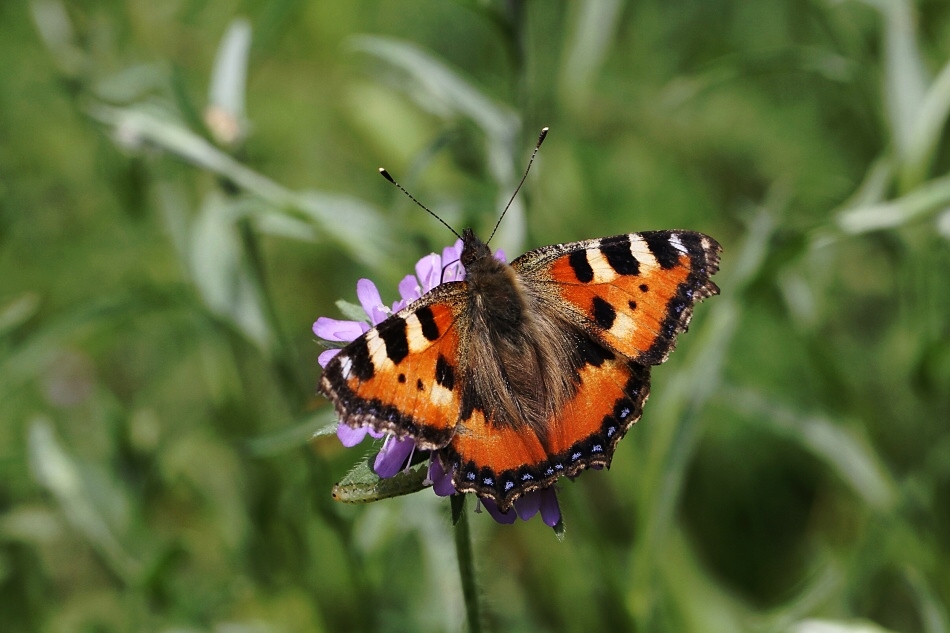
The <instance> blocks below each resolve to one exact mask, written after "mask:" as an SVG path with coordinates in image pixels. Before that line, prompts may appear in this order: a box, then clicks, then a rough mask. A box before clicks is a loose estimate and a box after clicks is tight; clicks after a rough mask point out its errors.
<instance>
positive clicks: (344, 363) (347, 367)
mask: <svg viewBox="0 0 950 633" xmlns="http://www.w3.org/2000/svg"><path fill="white" fill-rule="evenodd" d="M352 371H353V359H351V358H350V357H349V356H343V355H342V354H341V355H340V375H341V376H343V380H349V379H350V373H351V372H352Z"/></svg>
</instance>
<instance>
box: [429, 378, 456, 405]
mask: <svg viewBox="0 0 950 633" xmlns="http://www.w3.org/2000/svg"><path fill="white" fill-rule="evenodd" d="M452 398H453V396H452V392H451V391H449V390H448V389H446V388H445V387H443V386H442V385H440V384H439V383H437V382H433V383H432V387H431V388H430V389H429V400H430V401H431V402H432V404H434V405H438V406H445V405H449V404H451V403H452Z"/></svg>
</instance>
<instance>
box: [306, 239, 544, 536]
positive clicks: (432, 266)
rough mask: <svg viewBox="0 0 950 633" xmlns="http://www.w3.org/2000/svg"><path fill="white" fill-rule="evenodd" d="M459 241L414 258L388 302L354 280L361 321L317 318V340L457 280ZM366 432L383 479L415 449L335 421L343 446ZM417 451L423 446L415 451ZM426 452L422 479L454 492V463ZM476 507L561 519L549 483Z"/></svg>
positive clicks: (496, 514)
mask: <svg viewBox="0 0 950 633" xmlns="http://www.w3.org/2000/svg"><path fill="white" fill-rule="evenodd" d="M461 255H462V240H458V241H456V242H455V244H453V245H451V246H447V247H446V248H444V249H443V250H442V254H441V256H440V255H438V254H436V253H430V254H429V255H426V256H425V257H423V258H422V259H420V260H419V261H418V262H417V263H416V267H415V274H414V275H406V276H405V277H404V278H403V280H402V281H400V282H399V296H400V299H399V300H397V301H395V302H393V304H392V306H391V307H388V306H386V305H385V304H383V301H382V297H381V296H380V294H379V290H378V289H377V288H376V284H374V283H373V282H372V281H370V280H369V279H360V280H359V281H358V282H357V283H356V296H357V298H358V299H359V302H360V306H361V307H362V309H363V312H365V313H366V320H365V321H345V320H338V319H330V318H327V317H320V318H318V319H317V321H316V322H315V323H314V324H313V333H314V334H316V336H317V337H318V338H320V339H323V340H324V341H328V342H331V343H338V344H339V343H349V342H351V341H354V340H356V339H357V338H359V337H360V336H362V335H363V334H365V333H366V332H367V331H369V329H370V328H371V327H375V326H376V325H379V324H380V323H382V322H383V321H385V320H386V319H387V318H389V317H390V316H391V315H392V314H393V313H395V312H398V311H399V310H402V309H403V308H405V307H406V306H407V305H409V304H410V303H412V302H413V301H415V300H417V299H419V298H421V297H422V296H423V295H425V294H426V293H428V292H429V291H431V290H432V289H433V288H435V287H436V286H438V285H440V284H443V283H446V282H450V281H461V280H463V279H464V278H465V268H464V267H463V266H462V262H461ZM495 257H496V258H498V259H499V260H500V261H506V260H505V254H504V253H503V252H502V251H501V250H499V251H497V252H496V253H495ZM339 351H340V350H339V348H333V349H328V350H325V351H324V352H322V353H321V354H320V356H319V358H318V359H317V362H318V363H320V366H321V367H326V366H327V363H329V362H330V360H331V359H332V358H333V357H334V356H336V355H337V354H338V353H339ZM367 435H370V436H371V437H373V438H374V439H377V440H379V439H383V445H382V448H381V449H380V451H379V453H378V454H377V455H376V460H375V462H374V464H373V470H374V471H375V472H376V474H377V475H378V476H379V477H382V478H388V477H392V476H394V475H396V474H397V473H399V472H400V471H401V470H403V469H404V468H406V467H407V465H408V464H409V462H410V461H411V460H412V457H413V454H414V453H415V452H416V451H417V450H419V449H417V447H416V445H415V442H413V441H412V439H411V438H408V437H396V436H395V435H393V434H392V433H384V432H379V431H376V430H375V429H373V428H371V427H369V426H363V427H359V428H353V427H351V426H349V425H347V424H344V423H343V422H340V423H339V425H338V426H337V437H338V438H339V439H340V442H341V443H342V444H343V445H344V446H346V447H352V446H356V445H357V444H359V443H360V442H362V441H363V440H364V439H365V438H366V436H367ZM420 452H423V451H420ZM424 452H427V453H429V470H428V476H427V482H428V483H430V484H431V485H432V489H433V491H434V492H435V494H437V495H438V496H440V497H445V496H449V495H453V494H455V492H456V491H455V485H454V484H453V481H452V480H453V475H454V467H453V466H451V465H449V467H448V468H446V465H445V464H444V463H443V460H442V458H441V453H440V451H438V450H436V451H424ZM480 503H481V507H484V508H485V510H487V511H488V513H489V514H490V515H491V516H492V518H494V519H495V520H496V521H498V522H499V523H505V524H508V523H514V522H515V520H517V519H519V518H520V519H522V520H524V521H527V520H528V519H530V518H532V517H533V516H534V515H536V514H538V513H539V512H540V514H541V519H542V520H543V521H544V523H545V524H547V525H549V526H551V527H554V526H555V525H556V524H557V523H558V521H559V520H560V518H561V511H560V508H559V506H558V502H557V494H556V492H555V489H554V487H553V486H552V487H549V488H545V489H544V490H536V491H533V492H529V493H527V494H525V495H523V496H521V497H519V498H518V499H517V500H516V501H515V503H514V507H513V508H511V509H509V510H508V511H507V512H504V513H503V512H501V511H500V510H499V508H498V505H497V504H496V503H495V501H494V500H493V499H490V498H488V497H483V498H481V499H480Z"/></svg>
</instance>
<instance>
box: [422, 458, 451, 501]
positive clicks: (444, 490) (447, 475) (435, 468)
mask: <svg viewBox="0 0 950 633" xmlns="http://www.w3.org/2000/svg"><path fill="white" fill-rule="evenodd" d="M454 470H455V469H454V468H450V469H449V471H448V472H446V470H445V468H443V467H442V460H440V459H439V455H438V454H437V453H433V455H432V459H431V460H430V461H429V475H428V476H429V481H431V482H432V491H433V492H434V493H435V494H437V495H438V496H440V497H448V496H449V495H454V494H455V484H453V483H452V474H453V471H454Z"/></svg>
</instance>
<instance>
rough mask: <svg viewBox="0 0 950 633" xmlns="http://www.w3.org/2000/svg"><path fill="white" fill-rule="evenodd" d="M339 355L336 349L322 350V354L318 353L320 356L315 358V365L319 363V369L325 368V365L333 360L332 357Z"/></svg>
mask: <svg viewBox="0 0 950 633" xmlns="http://www.w3.org/2000/svg"><path fill="white" fill-rule="evenodd" d="M339 353H340V350H338V349H326V350H323V351H322V352H320V355H319V356H317V363H319V364H320V366H321V367H326V366H327V363H329V362H330V361H331V360H332V359H333V357H334V356H336V355H337V354H339Z"/></svg>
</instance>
